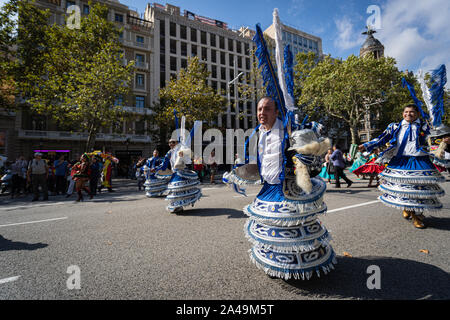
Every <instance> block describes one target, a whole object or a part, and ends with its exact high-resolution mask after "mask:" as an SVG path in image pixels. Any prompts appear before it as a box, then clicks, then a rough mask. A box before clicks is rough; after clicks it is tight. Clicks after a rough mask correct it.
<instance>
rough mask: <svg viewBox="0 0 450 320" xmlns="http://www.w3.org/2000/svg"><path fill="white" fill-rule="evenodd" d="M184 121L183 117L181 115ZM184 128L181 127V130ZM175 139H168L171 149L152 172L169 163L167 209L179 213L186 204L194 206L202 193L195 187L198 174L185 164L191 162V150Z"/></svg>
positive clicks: (164, 167)
mask: <svg viewBox="0 0 450 320" xmlns="http://www.w3.org/2000/svg"><path fill="white" fill-rule="evenodd" d="M183 123H184V117H183ZM183 130H184V128H183V129H182V132H183ZM183 142H184V140H183V139H182V143H178V141H177V140H175V139H170V140H169V145H170V147H171V150H170V151H169V152H168V153H167V154H166V156H165V158H164V162H163V163H162V164H161V165H160V166H158V167H157V168H155V169H154V172H156V173H158V172H159V171H163V170H166V169H167V168H168V167H169V165H170V167H171V168H172V172H173V174H172V175H171V178H170V181H169V184H168V186H167V191H168V195H167V196H166V201H168V202H169V204H168V206H167V210H168V211H169V212H170V213H180V212H182V211H183V210H184V207H186V206H194V204H195V202H197V201H198V200H199V199H200V198H201V196H202V193H201V191H200V189H199V188H198V187H197V186H198V185H199V183H200V182H199V181H198V175H197V173H196V172H195V171H192V170H188V169H187V168H186V166H187V165H189V164H191V158H190V157H191V150H190V149H189V148H188V147H187V146H186V145H184V143H183Z"/></svg>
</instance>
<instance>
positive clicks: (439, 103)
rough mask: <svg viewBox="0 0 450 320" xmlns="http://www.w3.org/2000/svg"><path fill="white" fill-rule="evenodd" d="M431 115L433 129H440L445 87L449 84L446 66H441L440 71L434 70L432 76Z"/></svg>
mask: <svg viewBox="0 0 450 320" xmlns="http://www.w3.org/2000/svg"><path fill="white" fill-rule="evenodd" d="M430 82H431V89H430V95H431V103H432V105H433V107H432V108H431V113H432V114H433V117H434V118H433V123H432V125H433V127H438V126H440V125H441V124H442V117H443V116H444V87H445V84H446V83H447V71H446V69H445V65H444V64H443V65H441V66H440V67H439V68H438V69H436V70H433V71H432V74H431V79H430Z"/></svg>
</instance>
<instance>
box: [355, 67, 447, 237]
mask: <svg viewBox="0 0 450 320" xmlns="http://www.w3.org/2000/svg"><path fill="white" fill-rule="evenodd" d="M444 77H445V66H444V67H443V68H442V67H441V68H440V69H438V70H435V71H434V72H433V74H432V77H431V81H432V83H433V87H432V90H433V92H435V91H439V90H442V89H443V87H444V85H445V83H446V81H445V80H444ZM437 78H438V80H436V79H437ZM436 83H438V84H439V85H438V86H435V84H436ZM403 85H404V86H406V87H408V90H409V91H410V94H411V97H412V98H413V100H414V104H408V105H406V106H405V107H404V109H403V120H402V121H401V122H400V123H391V124H390V125H389V126H388V128H387V129H386V130H385V131H384V132H383V133H382V134H381V135H380V136H379V137H378V138H376V139H374V140H372V141H369V142H367V143H364V144H362V145H360V146H359V150H360V151H363V150H364V149H366V150H368V151H369V152H370V151H371V150H373V149H374V148H377V147H380V146H383V145H385V144H386V143H387V142H389V148H388V149H387V150H386V152H388V151H390V150H394V152H393V153H392V156H393V158H392V159H391V160H390V161H389V163H388V165H387V167H386V169H385V170H384V171H383V172H382V173H381V174H380V177H381V185H380V186H379V189H380V190H381V191H382V193H383V194H382V195H381V196H380V200H381V201H382V202H383V203H384V204H386V205H388V206H391V207H394V208H396V209H400V210H403V217H404V218H405V219H411V220H412V221H413V224H414V226H415V227H416V228H418V229H423V228H425V223H424V218H425V217H424V215H423V212H425V211H436V210H439V209H441V208H442V204H441V202H440V201H439V200H438V197H442V196H444V195H445V192H444V190H443V189H442V188H441V187H439V185H438V183H439V182H443V181H445V179H444V177H443V176H442V175H441V174H440V173H439V171H438V170H437V169H436V168H435V167H434V165H433V163H432V160H431V159H432V158H433V155H431V154H430V153H428V152H427V151H426V148H427V137H428V136H429V134H430V127H429V125H428V123H427V122H426V121H425V120H428V119H430V115H428V114H427V113H425V112H424V111H423V110H422V102H421V101H420V100H419V99H418V98H417V97H416V95H415V91H414V88H413V87H412V86H411V85H410V84H409V83H407V82H406V80H405V79H403ZM433 95H434V94H433ZM440 99H442V95H440V98H439V99H433V100H434V104H435V106H437V107H436V108H431V110H430V111H431V112H430V114H431V116H432V119H434V120H433V121H431V122H432V125H433V126H434V127H437V126H439V125H440V124H441V123H442V122H441V121H442V115H443V114H444V112H443V103H442V101H441V100H440ZM427 105H428V104H427ZM420 116H421V117H422V118H423V119H421V118H420Z"/></svg>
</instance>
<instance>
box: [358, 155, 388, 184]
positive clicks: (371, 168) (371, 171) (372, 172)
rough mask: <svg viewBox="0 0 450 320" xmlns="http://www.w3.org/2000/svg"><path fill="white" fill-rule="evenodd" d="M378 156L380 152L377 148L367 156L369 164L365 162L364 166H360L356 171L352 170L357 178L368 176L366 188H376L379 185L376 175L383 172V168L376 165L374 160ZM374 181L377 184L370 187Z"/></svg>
mask: <svg viewBox="0 0 450 320" xmlns="http://www.w3.org/2000/svg"><path fill="white" fill-rule="evenodd" d="M379 154H380V150H379V149H378V148H376V149H374V150H373V153H372V154H371V155H369V162H367V163H366V164H363V165H362V166H360V167H359V168H358V169H356V170H354V171H353V173H354V174H356V175H357V176H361V175H362V176H369V177H370V180H369V185H368V186H367V187H369V188H371V187H378V185H379V181H380V178H379V177H378V175H379V174H380V173H381V172H383V170H384V168H385V167H384V166H382V165H380V164H378V163H376V160H377V159H378V155H379ZM374 179H376V180H377V184H376V185H374V186H373V185H372V181H373V180H374Z"/></svg>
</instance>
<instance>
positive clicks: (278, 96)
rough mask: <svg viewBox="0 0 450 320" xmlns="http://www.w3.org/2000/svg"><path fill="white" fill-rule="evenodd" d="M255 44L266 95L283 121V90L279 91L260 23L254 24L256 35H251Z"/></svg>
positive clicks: (284, 110) (284, 112)
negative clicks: (270, 98)
mask: <svg viewBox="0 0 450 320" xmlns="http://www.w3.org/2000/svg"><path fill="white" fill-rule="evenodd" d="M253 41H254V42H255V44H256V52H255V56H256V57H257V58H258V61H259V67H260V68H261V70H262V78H263V83H264V85H265V86H267V89H266V91H267V95H268V96H269V97H272V99H274V100H275V102H276V104H277V106H278V110H279V111H280V114H281V119H282V120H283V121H284V118H285V116H286V108H285V104H284V97H283V92H282V91H281V88H280V84H279V82H278V78H277V73H276V71H275V69H274V68H273V65H272V62H271V61H270V54H269V50H268V49H267V44H266V41H265V40H264V36H263V32H262V30H261V26H260V24H257V25H256V35H255V36H254V37H253Z"/></svg>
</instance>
